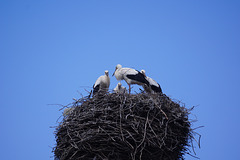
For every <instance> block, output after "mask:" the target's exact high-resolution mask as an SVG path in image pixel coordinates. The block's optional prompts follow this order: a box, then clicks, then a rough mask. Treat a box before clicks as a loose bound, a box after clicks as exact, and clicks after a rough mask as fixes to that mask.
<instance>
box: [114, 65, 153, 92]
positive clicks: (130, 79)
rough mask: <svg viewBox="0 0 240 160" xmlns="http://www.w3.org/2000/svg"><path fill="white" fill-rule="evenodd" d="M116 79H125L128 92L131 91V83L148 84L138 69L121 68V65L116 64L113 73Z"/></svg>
mask: <svg viewBox="0 0 240 160" xmlns="http://www.w3.org/2000/svg"><path fill="white" fill-rule="evenodd" d="M113 75H115V77H116V79H117V80H123V79H124V80H125V81H126V83H127V84H128V86H129V94H130V93H131V84H138V85H141V86H144V85H147V86H149V82H148V81H147V80H146V79H145V77H144V75H143V74H142V73H140V72H139V71H137V70H135V69H132V68H122V65H120V64H118V65H117V66H116V69H115V71H114V73H113Z"/></svg>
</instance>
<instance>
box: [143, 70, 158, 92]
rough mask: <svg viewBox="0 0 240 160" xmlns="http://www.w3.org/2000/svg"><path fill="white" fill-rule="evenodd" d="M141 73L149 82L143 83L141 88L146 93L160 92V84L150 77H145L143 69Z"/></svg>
mask: <svg viewBox="0 0 240 160" xmlns="http://www.w3.org/2000/svg"><path fill="white" fill-rule="evenodd" d="M141 73H142V74H143V75H144V76H145V78H146V79H147V81H148V82H149V86H146V85H144V86H143V88H144V89H145V91H146V92H148V93H162V89H161V87H160V85H159V84H158V83H157V82H156V81H155V80H153V79H152V78H150V77H147V76H146V74H145V70H141Z"/></svg>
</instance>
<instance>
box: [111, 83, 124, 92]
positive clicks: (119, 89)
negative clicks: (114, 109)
mask: <svg viewBox="0 0 240 160" xmlns="http://www.w3.org/2000/svg"><path fill="white" fill-rule="evenodd" d="M113 91H114V93H119V94H123V93H126V92H127V89H126V87H123V86H122V83H118V84H117V86H116V87H115V88H114V90H113Z"/></svg>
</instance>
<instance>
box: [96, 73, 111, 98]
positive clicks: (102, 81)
mask: <svg viewBox="0 0 240 160" xmlns="http://www.w3.org/2000/svg"><path fill="white" fill-rule="evenodd" d="M109 85H110V78H109V75H108V70H106V71H105V75H102V76H100V77H99V78H98V79H97V80H96V82H95V84H94V85H93V94H95V93H97V92H99V91H105V92H106V91H108V88H109Z"/></svg>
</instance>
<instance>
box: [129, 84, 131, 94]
mask: <svg viewBox="0 0 240 160" xmlns="http://www.w3.org/2000/svg"><path fill="white" fill-rule="evenodd" d="M128 86H129V94H130V93H131V86H130V84H128Z"/></svg>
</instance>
